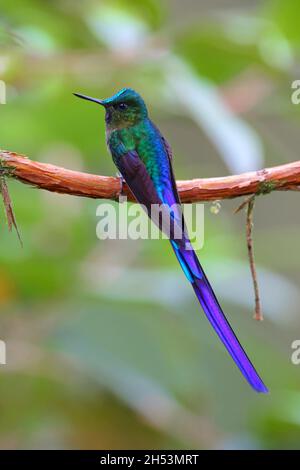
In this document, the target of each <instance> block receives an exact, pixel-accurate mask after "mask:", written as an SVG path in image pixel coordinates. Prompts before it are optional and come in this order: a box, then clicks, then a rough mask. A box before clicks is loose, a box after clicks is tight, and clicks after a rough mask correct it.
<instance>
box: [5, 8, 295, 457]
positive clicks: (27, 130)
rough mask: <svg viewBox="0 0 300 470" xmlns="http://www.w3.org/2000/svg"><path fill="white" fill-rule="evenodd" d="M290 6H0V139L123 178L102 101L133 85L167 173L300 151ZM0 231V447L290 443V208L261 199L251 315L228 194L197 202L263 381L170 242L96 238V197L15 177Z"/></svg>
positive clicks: (210, 263) (215, 278)
mask: <svg viewBox="0 0 300 470" xmlns="http://www.w3.org/2000/svg"><path fill="white" fill-rule="evenodd" d="M299 16H300V3H299V1H298V0H281V1H279V0H269V1H258V0H255V1H253V0H251V1H250V0H248V1H242V0H186V1H184V2H183V1H182V0H173V1H171V0H169V1H158V0H157V1H156V0H138V1H132V0H131V1H129V0H128V1H107V2H105V1H99V0H98V1H92V0H81V1H79V0H77V1H76V0H73V1H71V0H52V1H45V0H14V2H8V1H7V0H6V1H3V0H0V79H2V80H5V82H6V84H7V104H6V105H2V106H0V146H1V148H3V149H8V150H13V151H17V152H20V153H24V154H26V155H28V156H29V157H30V158H33V159H36V160H39V161H42V162H48V163H53V164H58V165H61V166H65V167H67V168H70V169H77V170H82V171H87V172H93V173H98V174H107V175H112V174H115V168H114V166H113V164H112V162H111V158H110V156H109V155H108V153H107V150H106V147H105V138H104V116H103V111H102V110H101V109H99V108H98V107H97V106H94V105H92V104H91V105H89V104H88V103H86V102H83V101H79V100H77V99H75V98H74V97H73V95H72V92H74V91H77V92H82V93H86V94H90V95H92V96H98V97H107V96H109V95H111V94H112V93H114V92H115V91H117V90H118V89H120V88H122V87H124V86H130V87H133V88H135V89H137V90H138V91H139V92H140V93H141V94H142V95H143V96H144V98H145V100H146V102H147V103H148V105H149V108H150V112H151V116H152V118H153V120H154V121H155V122H156V123H157V124H158V125H159V127H160V128H161V130H162V131H163V133H164V134H165V135H166V136H167V138H168V140H169V141H170V142H171V144H172V147H173V151H174V154H175V161H174V164H175V170H176V175H177V178H178V179H184V178H193V177H210V176H222V175H225V174H232V173H237V172H242V171H247V170H251V169H252V170H255V169H258V168H262V167H264V166H273V165H277V164H281V163H287V162H289V161H293V160H297V159H299V153H298V152H299V144H300V137H299V123H300V108H299V107H297V106H296V105H293V104H292V103H291V92H292V90H291V83H292V81H293V80H296V79H299V78H300V67H299V65H300V62H299V52H300V29H299ZM8 183H9V189H10V192H11V196H12V199H13V203H14V208H15V213H16V216H17V220H18V224H19V227H20V230H21V233H22V237H23V242H24V247H23V249H22V248H21V247H20V245H19V243H18V240H17V237H16V235H15V234H9V233H8V231H7V228H6V226H5V221H4V213H2V214H3V215H2V217H1V219H2V224H1V230H0V239H1V249H0V305H1V316H0V338H1V339H2V340H5V341H6V344H7V365H2V366H0V447H1V448H19V449H20V448H76V449H77V448H79V449H87V448H98V449H105V448H108V449H114V448H123V449H134V448H148V449H149V448H161V449H164V448H169V449H170V448H174V449H175V448H186V449H188V448H233V449H239V448H299V447H300V390H299V388H300V366H298V367H297V366H295V365H293V364H292V363H291V353H292V349H291V343H292V341H294V340H295V339H300V311H299V310H300V309H299V305H300V292H299V287H300V273H299V262H300V253H299V235H300V224H299V206H298V204H299V202H298V195H297V193H273V194H271V195H269V196H262V197H260V198H259V199H258V200H257V204H256V209H255V234H254V235H255V248H256V260H257V267H258V275H259V281H260V287H261V291H262V304H263V309H264V314H265V321H264V322H262V323H258V322H255V321H254V320H253V319H252V316H253V303H254V296H253V292H252V284H251V278H250V273H249V266H248V262H247V251H246V242H245V214H244V213H243V212H241V213H239V214H238V215H234V214H233V210H234V209H235V208H236V207H237V205H238V203H239V202H241V201H240V200H235V201H224V202H222V203H221V210H220V212H219V213H218V214H217V215H215V214H213V211H211V210H210V209H211V206H212V204H206V205H205V245H204V249H203V250H202V251H201V253H200V256H201V259H202V262H203V264H204V266H205V267H206V271H207V274H208V276H209V277H210V279H211V281H212V283H213V285H214V286H215V289H216V292H217V293H218V295H219V297H220V300H221V302H222V304H223V306H224V309H225V311H226V312H228V317H229V318H230V320H231V322H232V324H233V325H234V327H235V329H236V331H237V333H238V336H239V338H240V340H241V342H242V344H243V345H244V346H245V348H246V350H247V352H248V353H249V355H250V357H251V358H252V359H253V362H254V363H255V364H256V366H257V368H258V370H259V371H260V373H261V375H262V376H263V378H264V380H265V382H266V384H267V385H268V386H269V388H270V390H271V393H270V394H269V395H267V396H259V395H256V394H255V393H254V392H253V391H252V390H251V389H250V387H249V386H248V385H247V383H246V382H245V381H244V380H243V379H242V377H241V375H240V373H239V371H238V370H237V368H236V367H235V366H234V364H233V362H232V361H231V360H230V359H229V357H228V355H227V353H226V352H225V350H224V348H223V346H222V345H221V344H220V343H219V341H218V339H217V337H216V335H215V334H214V333H213V331H212V329H211V327H210V326H209V325H208V322H207V321H206V319H205V318H204V316H203V315H202V313H201V311H200V310H199V307H198V305H197V301H196V300H195V298H194V295H193V292H192V290H191V288H190V286H189V285H188V283H187V282H186V280H185V279H184V276H183V274H182V272H181V270H180V269H179V267H178V266H177V262H176V260H175V257H174V256H173V254H172V252H171V250H170V248H169V246H168V243H167V241H155V240H154V241H150V240H146V241H145V240H138V241H131V240H123V241H118V240H117V241H114V240H111V241H99V240H97V238H96V233H95V230H96V223H97V218H96V208H97V205H98V204H99V201H94V200H88V199H83V198H78V197H77V198H76V197H70V196H65V195H57V194H52V193H47V192H43V191H40V190H36V189H33V188H30V187H29V186H25V185H22V184H20V183H18V182H15V181H9V182H8Z"/></svg>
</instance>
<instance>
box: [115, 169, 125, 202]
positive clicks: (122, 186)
mask: <svg viewBox="0 0 300 470" xmlns="http://www.w3.org/2000/svg"><path fill="white" fill-rule="evenodd" d="M116 176H117V178H119V182H120V190H119V196H123V189H124V184H125V179H124V178H123V176H122V175H121V173H120V172H119V171H118V172H117V173H116Z"/></svg>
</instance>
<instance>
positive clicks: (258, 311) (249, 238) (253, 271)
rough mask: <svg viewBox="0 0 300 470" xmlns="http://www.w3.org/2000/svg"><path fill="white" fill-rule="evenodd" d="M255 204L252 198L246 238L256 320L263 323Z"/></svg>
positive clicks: (248, 203)
mask: <svg viewBox="0 0 300 470" xmlns="http://www.w3.org/2000/svg"><path fill="white" fill-rule="evenodd" d="M254 203H255V197H252V198H250V199H249V200H248V201H247V223H246V237H247V248H248V256H249V262H250V269H251V276H252V281H253V287H254V294H255V313H254V319H255V320H259V321H262V320H263V314H262V309H261V303H260V295H259V287H258V280H257V273H256V267H255V260H254V250H253V238H252V229H253V209H254Z"/></svg>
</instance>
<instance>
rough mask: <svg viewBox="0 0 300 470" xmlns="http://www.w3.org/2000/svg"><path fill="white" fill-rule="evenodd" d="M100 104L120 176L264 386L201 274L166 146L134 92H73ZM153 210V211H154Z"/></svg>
mask: <svg viewBox="0 0 300 470" xmlns="http://www.w3.org/2000/svg"><path fill="white" fill-rule="evenodd" d="M74 95H75V96H77V97H79V98H83V99H85V100H88V101H92V102H95V103H97V104H100V105H101V106H103V107H104V109H105V123H106V142H107V146H108V149H109V151H110V153H111V155H112V159H113V162H114V163H115V165H116V167H117V169H118V171H119V172H120V174H121V177H122V178H123V179H124V180H125V182H126V184H127V185H128V187H129V189H130V191H131V192H132V194H133V195H134V196H135V199H136V200H137V201H138V202H139V203H140V204H141V205H142V206H143V208H145V210H146V212H147V214H148V216H149V217H150V218H151V219H152V220H153V221H154V222H155V223H156V224H157V225H158V226H159V228H160V229H161V230H162V231H164V232H165V231H166V225H167V224H164V223H163V222H161V218H163V219H166V218H167V219H169V226H170V227H173V228H172V229H170V230H169V232H168V235H169V239H170V243H171V246H172V248H173V251H174V253H175V255H176V257H177V259H178V261H179V264H180V266H181V268H182V270H183V272H184V274H185V276H186V278H187V279H188V281H189V282H190V283H191V285H192V287H193V289H194V292H195V294H196V296H197V299H198V301H199V303H200V305H201V306H202V309H203V311H204V313H205V315H206V317H207V318H208V320H209V322H210V323H211V325H212V327H213V328H214V330H215V331H216V333H217V335H218V336H219V338H220V340H221V341H222V343H223V344H224V346H225V348H226V349H227V351H228V353H229V354H230V355H231V357H232V359H233V360H234V362H235V363H236V365H237V366H238V368H239V369H240V371H241V373H242V374H243V376H244V377H245V378H246V380H247V381H248V383H249V384H250V385H251V386H252V387H253V389H254V390H256V391H257V392H260V393H267V392H268V389H267V387H266V386H265V384H264V383H263V381H262V379H261V378H260V376H259V374H258V373H257V371H256V370H255V367H254V366H253V364H252V363H251V361H250V359H249V358H248V356H247V354H246V352H245V351H244V349H243V348H242V346H241V344H240V342H239V340H238V339H237V337H236V335H235V333H234V331H233V330H232V328H231V326H230V324H229V322H228V320H227V319H226V317H225V315H224V313H223V311H222V308H221V306H220V304H219V302H218V300H217V297H216V295H215V293H214V291H213V289H212V287H211V285H210V283H209V281H208V279H207V277H206V275H205V272H204V270H203V268H202V266H201V264H200V262H199V260H198V257H197V255H196V253H195V251H194V250H193V249H192V245H191V242H190V239H189V236H188V232H187V229H186V225H185V223H184V220H183V214H182V210H181V204H180V198H179V195H178V191H177V187H176V180H175V176H174V171H173V156H172V150H171V147H170V145H169V144H168V142H167V140H166V139H165V137H164V136H163V135H162V133H161V132H160V131H159V129H158V128H157V126H156V125H155V124H154V123H153V122H152V121H151V119H150V117H149V113H148V110H147V107H146V104H145V102H144V100H143V98H142V97H141V95H140V94H139V93H137V92H136V91H134V90H133V89H131V88H123V89H122V90H120V91H119V92H117V93H116V94H114V95H113V96H111V97H109V98H106V99H103V100H101V99H97V98H92V97H90V96H86V95H82V94H79V93H74ZM153 206H155V207H157V206H163V207H164V210H163V211H162V215H163V217H160V218H159V217H157V216H153V211H152V210H151V208H152V207H153ZM154 212H155V211H154Z"/></svg>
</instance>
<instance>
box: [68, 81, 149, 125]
mask: <svg viewBox="0 0 300 470" xmlns="http://www.w3.org/2000/svg"><path fill="white" fill-rule="evenodd" d="M74 95H75V96H78V97H79V98H83V99H85V100H89V101H93V102H95V103H98V104H101V105H102V106H104V108H105V112H106V113H105V122H106V125H107V127H109V128H110V129H122V128H123V127H130V126H133V125H134V124H137V123H138V122H140V121H141V120H142V119H144V118H145V117H147V115H148V111H147V108H146V105H145V102H144V100H143V98H142V97H141V96H140V95H139V94H138V93H137V92H136V91H134V90H132V88H122V90H120V91H119V92H118V93H116V94H115V95H113V96H111V97H110V98H106V99H105V100H99V99H97V98H91V97H90V96H86V95H81V94H79V93H74Z"/></svg>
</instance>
